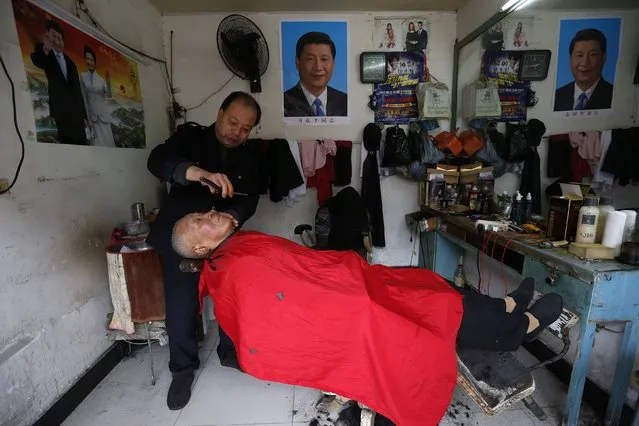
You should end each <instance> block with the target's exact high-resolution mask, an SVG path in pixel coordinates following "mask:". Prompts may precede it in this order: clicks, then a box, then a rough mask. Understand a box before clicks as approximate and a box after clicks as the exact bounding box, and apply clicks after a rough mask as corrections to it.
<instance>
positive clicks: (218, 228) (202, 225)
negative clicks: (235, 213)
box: [176, 211, 235, 255]
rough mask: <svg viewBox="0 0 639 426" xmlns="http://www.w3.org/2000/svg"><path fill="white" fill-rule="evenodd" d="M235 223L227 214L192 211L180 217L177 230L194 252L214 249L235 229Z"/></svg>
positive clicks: (201, 252)
mask: <svg viewBox="0 0 639 426" xmlns="http://www.w3.org/2000/svg"><path fill="white" fill-rule="evenodd" d="M234 227H235V224H234V223H233V220H232V219H231V218H229V217H228V216H227V215H224V214H221V213H218V212H216V211H210V212H207V213H191V214H189V215H186V216H185V217H183V218H182V219H180V221H179V223H178V225H177V227H176V232H179V233H181V236H182V238H184V239H185V241H187V242H188V246H189V247H190V248H191V249H192V251H193V254H195V255H201V254H206V252H208V251H211V250H214V249H215V248H216V247H217V246H218V245H219V244H220V243H221V242H222V241H224V239H225V238H226V237H227V236H228V235H229V234H230V233H231V231H233V228H234Z"/></svg>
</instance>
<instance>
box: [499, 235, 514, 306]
mask: <svg viewBox="0 0 639 426" xmlns="http://www.w3.org/2000/svg"><path fill="white" fill-rule="evenodd" d="M511 241H512V240H511V239H508V241H506V245H505V246H504V251H503V252H502V254H501V276H502V278H503V279H504V287H505V288H506V293H505V294H508V280H506V270H505V269H504V258H505V257H506V250H508V245H509V244H510V242H511Z"/></svg>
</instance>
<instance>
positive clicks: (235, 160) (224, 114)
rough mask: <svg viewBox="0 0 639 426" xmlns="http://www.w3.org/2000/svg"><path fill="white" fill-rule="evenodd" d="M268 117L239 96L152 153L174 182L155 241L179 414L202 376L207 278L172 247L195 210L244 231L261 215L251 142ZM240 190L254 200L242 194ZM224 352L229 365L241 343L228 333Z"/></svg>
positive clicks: (171, 402) (173, 403)
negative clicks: (186, 267)
mask: <svg viewBox="0 0 639 426" xmlns="http://www.w3.org/2000/svg"><path fill="white" fill-rule="evenodd" d="M261 113H262V112H261V109H260V106H259V104H258V103H257V101H256V100H255V99H254V98H253V97H252V96H251V95H250V94H248V93H245V92H233V93H231V94H230V95H229V96H228V97H227V98H226V99H225V100H224V102H222V105H221V107H220V110H219V111H218V113H217V121H216V122H215V123H213V125H211V126H210V127H203V126H199V125H196V124H192V123H187V124H183V125H181V126H179V127H178V129H177V131H176V133H175V134H174V135H173V136H171V137H170V138H169V139H168V140H167V141H166V142H165V143H163V144H161V145H158V146H157V147H156V148H154V149H153V151H151V155H149V160H148V168H149V171H150V172H151V173H152V174H153V175H154V176H155V177H157V178H158V179H160V180H162V181H163V182H168V183H170V184H171V190H170V191H169V195H168V198H167V199H166V201H165V202H164V203H163V205H162V207H161V209H160V213H159V215H158V217H157V219H156V221H155V222H154V224H153V226H152V228H151V232H150V233H149V236H148V237H147V242H148V243H149V244H150V245H151V246H152V247H153V248H154V249H155V250H156V252H157V253H158V255H159V257H160V264H161V267H162V275H163V278H164V287H165V295H166V327H167V332H168V334H169V351H170V355H171V359H170V361H169V369H170V370H171V373H172V374H173V381H172V382H171V386H170V388H169V393H168V396H167V405H168V407H169V409H171V410H179V409H181V408H182V407H184V406H185V405H186V404H187V403H188V402H189V399H190V398H191V385H192V383H193V378H194V371H195V369H197V368H199V366H200V360H199V358H198V345H197V336H196V326H197V318H198V311H199V295H198V283H199V276H200V274H199V273H197V274H193V273H185V272H181V271H180V269H179V265H180V262H181V261H182V260H183V259H182V258H181V257H180V256H179V255H178V254H177V253H175V252H174V251H173V248H172V244H171V234H172V231H173V226H174V225H175V223H176V222H177V221H178V220H179V219H180V218H182V217H184V216H185V215H187V214H189V213H193V212H201V211H207V210H211V209H215V210H217V211H218V212H226V213H227V214H229V215H231V216H233V217H234V218H235V220H236V221H237V222H238V224H239V225H240V226H241V225H242V224H243V223H244V222H245V221H246V220H248V219H249V218H250V217H251V216H252V215H253V214H254V213H255V210H256V208H257V203H258V201H259V167H258V161H259V160H258V158H259V157H258V151H257V148H256V147H253V146H251V145H248V144H246V140H247V139H248V137H249V134H250V133H251V130H252V129H253V127H254V126H255V125H257V124H258V123H259V121H260V116H261ZM202 177H205V178H207V179H209V180H210V181H212V182H214V183H215V184H217V185H218V186H219V187H220V191H217V190H216V189H214V188H211V187H209V186H208V185H206V184H202V183H201V182H200V178H202ZM235 191H238V192H242V193H245V194H248V195H235ZM212 193H213V194H212ZM217 351H218V355H219V356H220V360H221V361H222V363H223V364H224V363H225V359H227V358H228V359H230V358H233V359H234V358H235V350H234V347H233V344H232V342H231V340H230V339H229V338H228V336H226V335H225V334H224V332H223V331H222V330H221V329H220V345H219V346H218V350H217ZM230 362H231V363H232V361H230Z"/></svg>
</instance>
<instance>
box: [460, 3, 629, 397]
mask: <svg viewBox="0 0 639 426" xmlns="http://www.w3.org/2000/svg"><path fill="white" fill-rule="evenodd" d="M490 1H491V0H483V4H484V5H487V4H488V3H489V2H490ZM480 2H481V0H473V1H471V3H470V4H469V6H467V7H465V8H463V9H462V10H460V11H459V16H458V22H459V25H458V35H459V34H460V32H461V33H465V34H467V33H469V32H470V31H472V29H473V28H469V27H468V25H471V26H472V25H475V26H477V25H479V24H481V22H483V20H481V19H479V18H478V20H477V23H475V22H472V23H471V22H470V21H469V20H467V18H468V19H469V17H470V16H472V14H475V13H480V12H479V9H478V8H477V5H478V3H480ZM542 6H543V4H542V2H541V1H540V2H539V3H537V4H536V5H535V7H536V8H540V7H542ZM468 7H472V9H467V8H468ZM486 7H489V6H486ZM469 10H470V12H472V13H470V12H469ZM494 11H495V10H493V12H494ZM602 14H605V15H606V16H609V15H612V16H618V15H620V16H622V17H623V19H624V22H623V24H622V25H623V28H622V37H621V50H620V55H619V57H620V59H619V62H618V64H617V75H616V78H615V95H614V96H615V97H614V99H613V105H612V109H613V110H612V112H611V114H610V115H609V116H608V117H606V118H600V119H575V120H560V119H555V118H553V117H552V102H553V98H552V97H553V91H554V81H555V71H556V60H557V44H558V37H559V20H560V19H561V18H569V17H587V16H601V15H602ZM491 15H492V13H491ZM517 15H520V16H534V18H535V19H534V29H533V31H534V40H535V41H536V43H535V44H534V45H531V48H535V49H537V48H538V49H550V50H551V51H552V62H551V64H550V70H549V74H548V78H547V79H546V80H544V81H541V82H533V90H535V91H536V92H537V96H538V98H539V103H538V104H537V105H536V106H535V107H534V108H532V109H530V110H529V111H528V119H532V118H537V119H539V120H541V121H543V122H544V123H545V125H546V128H547V135H552V134H557V133H566V132H569V131H578V130H602V129H612V128H618V127H631V126H636V124H635V123H633V120H632V118H631V114H632V105H633V100H634V99H633V95H634V93H635V86H633V84H632V77H633V75H634V70H635V68H636V64H637V57H638V55H639V27H637V25H633V24H634V23H637V22H639V10H635V11H628V10H618V11H614V10H612V11H598V12H587V13H585V12H574V11H573V12H565V11H543V10H534V13H532V12H531V11H527V10H525V9H524V10H522V11H519V12H516V13H514V14H512V15H510V16H511V17H516V16H517ZM478 16H479V15H478ZM462 25H464V26H465V28H462ZM465 34H464V35H465ZM480 58H481V56H480V42H479V40H475V41H474V42H472V43H471V44H469V45H468V46H467V47H465V48H464V49H462V51H461V53H460V80H459V81H460V88H463V87H464V85H465V84H467V83H469V82H471V81H472V80H473V79H475V78H477V76H478V73H479V68H480ZM538 151H539V156H540V159H541V176H542V179H541V185H542V192H543V191H544V190H545V188H546V187H547V185H548V184H549V183H551V182H552V181H553V180H552V179H548V178H547V177H546V162H547V151H548V145H547V141H543V142H542V144H541V146H540V147H539V150H538ZM518 186H519V177H518V176H515V175H513V174H506V175H505V176H503V177H502V178H500V179H497V181H496V183H495V188H496V191H499V192H501V191H503V190H507V191H508V192H509V193H513V192H514V191H515V190H516V189H517V188H518ZM606 195H610V196H612V197H613V198H614V200H615V203H614V204H615V206H616V207H617V208H621V207H637V206H639V204H638V203H639V201H637V199H638V198H637V196H638V195H639V189H638V188H637V187H636V186H633V185H628V186H627V187H625V188H623V187H618V186H616V187H614V188H613V189H612V190H610V191H609V192H608V193H607V194H606ZM483 262H484V272H483V280H484V282H487V280H488V276H489V274H491V275H492V280H491V285H490V293H491V295H492V296H495V297H503V296H504V294H505V290H506V288H505V285H504V279H503V277H502V272H501V269H500V267H499V266H498V265H499V263H498V262H497V261H493V262H492V266H490V265H491V262H490V260H489V258H488V257H484V261H483ZM464 265H465V269H466V273H467V276H468V279H469V282H471V283H474V284H476V283H477V282H478V274H477V266H476V256H475V255H474V254H472V255H471V254H470V253H469V254H468V255H467V256H465V259H464ZM489 271H492V272H489ZM506 281H507V282H508V286H509V288H510V289H511V290H512V289H513V288H514V287H515V286H516V285H518V282H519V279H518V277H513V276H508V275H507V276H506ZM610 328H613V329H617V328H616V327H614V326H612V327H610ZM578 329H579V325H577V326H575V327H574V328H573V329H572V330H571V340H572V342H573V344H572V345H571V348H570V350H569V351H568V353H567V354H566V359H567V360H568V361H569V362H571V363H572V362H573V360H574V358H575V350H576V344H575V343H576V342H577V340H578ZM621 336H622V335H621V334H615V333H611V332H609V331H606V330H602V331H600V332H598V333H597V336H596V338H595V346H594V349H593V352H592V355H591V363H590V371H589V377H590V378H591V379H592V380H593V381H594V382H595V383H597V384H598V385H600V386H601V387H602V388H604V389H606V390H609V389H610V387H611V384H612V379H613V374H614V369H613V368H610V366H614V365H616V359H617V355H618V352H619V345H620V343H621ZM638 366H639V364H638V363H635V368H637V367H638ZM628 398H629V403H631V404H632V403H634V402H632V401H633V400H634V399H635V398H636V392H635V391H632V390H629V391H628Z"/></svg>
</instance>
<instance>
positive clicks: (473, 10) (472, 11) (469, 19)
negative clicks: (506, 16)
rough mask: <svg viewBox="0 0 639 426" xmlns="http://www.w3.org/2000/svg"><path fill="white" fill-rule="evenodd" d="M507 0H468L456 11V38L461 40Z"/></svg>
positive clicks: (497, 10)
mask: <svg viewBox="0 0 639 426" xmlns="http://www.w3.org/2000/svg"><path fill="white" fill-rule="evenodd" d="M507 1H508V0H470V1H469V2H468V3H467V4H466V5H465V6H464V7H461V8H459V10H458V11H457V39H458V40H461V39H463V38H464V37H466V36H467V35H468V34H470V33H471V32H473V30H475V28H477V27H479V26H480V25H481V24H483V23H484V22H486V21H487V20H488V19H490V18H491V17H492V16H493V15H494V14H495V13H497V12H499V10H500V9H501V7H502V6H503V5H504V4H505V3H506V2H507Z"/></svg>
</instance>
